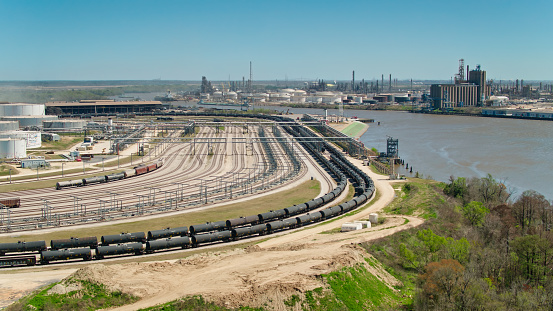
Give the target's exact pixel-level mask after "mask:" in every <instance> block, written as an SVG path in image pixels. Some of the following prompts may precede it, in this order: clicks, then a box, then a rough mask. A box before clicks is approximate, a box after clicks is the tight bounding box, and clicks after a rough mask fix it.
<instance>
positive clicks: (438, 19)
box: [0, 0, 553, 81]
mask: <svg viewBox="0 0 553 311" xmlns="http://www.w3.org/2000/svg"><path fill="white" fill-rule="evenodd" d="M551 12H553V2H551V1H546V0H531V1H528V2H525V3H524V5H521V3H520V2H519V1H517V2H515V1H499V0H489V1H475V0H468V1H464V2H462V3H459V2H450V1H443V2H440V1H430V0H424V1H418V2H417V1H405V0H398V1H394V2H391V1H389V2H379V3H372V2H371V1H361V0H359V1H341V2H321V1H311V0H309V1H289V0H285V1H279V2H265V1H209V2H207V1H204V2H190V3H189V2H181V1H156V2H155V3H154V2H150V1H128V0H122V1H105V0H101V1H93V2H92V1H88V2H83V1H54V2H46V1H8V0H0V27H1V29H3V30H2V32H1V34H2V38H3V42H4V45H3V49H2V52H0V55H1V57H0V80H4V81H5V80H23V81H33V80H151V79H158V78H161V79H162V80H195V81H196V80H200V79H201V76H207V77H208V78H209V79H210V80H229V78H230V80H242V77H245V78H246V79H248V78H249V62H250V61H252V62H253V78H254V80H275V79H277V80H285V79H288V80H300V79H310V80H314V79H326V80H349V79H351V72H352V70H355V77H356V80H357V79H358V80H361V79H366V80H373V79H380V77H381V74H384V77H385V79H388V75H389V74H392V78H394V79H395V78H397V79H399V80H404V79H410V78H412V79H415V80H449V79H450V78H451V77H452V76H453V75H454V74H455V73H456V72H457V69H458V68H457V67H458V60H459V59H460V58H464V59H465V64H466V65H469V66H470V68H471V69H472V68H475V66H476V65H477V64H480V65H481V66H482V69H483V70H486V71H487V74H488V78H489V79H496V80H514V79H524V80H553V77H552V75H551V72H553V62H552V61H551V60H550V59H551V56H550V54H551V53H550V51H553V42H552V41H551V40H550V35H549V32H550V29H553V27H552V26H553V16H552V13H551Z"/></svg>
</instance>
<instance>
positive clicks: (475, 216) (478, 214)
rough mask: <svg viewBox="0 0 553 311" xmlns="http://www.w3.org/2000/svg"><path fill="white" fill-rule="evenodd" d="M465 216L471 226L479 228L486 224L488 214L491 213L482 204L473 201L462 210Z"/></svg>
mask: <svg viewBox="0 0 553 311" xmlns="http://www.w3.org/2000/svg"><path fill="white" fill-rule="evenodd" d="M462 210H463V216H465V218H466V219H467V220H468V221H469V222H470V224H471V225H473V226H475V227H479V226H481V225H482V223H483V222H484V218H485V217H486V214H488V213H489V212H490V210H489V209H487V208H486V207H485V206H484V204H483V203H482V202H478V201H472V202H470V203H468V204H466V205H465V206H463V208H462Z"/></svg>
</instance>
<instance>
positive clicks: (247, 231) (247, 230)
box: [231, 227, 252, 238]
mask: <svg viewBox="0 0 553 311" xmlns="http://www.w3.org/2000/svg"><path fill="white" fill-rule="evenodd" d="M231 233H232V237H233V238H239V237H242V236H248V235H251V234H252V227H242V228H236V229H232V230H231Z"/></svg>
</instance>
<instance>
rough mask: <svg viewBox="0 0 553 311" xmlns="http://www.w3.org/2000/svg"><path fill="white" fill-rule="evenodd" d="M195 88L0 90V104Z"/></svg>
mask: <svg viewBox="0 0 553 311" xmlns="http://www.w3.org/2000/svg"><path fill="white" fill-rule="evenodd" d="M194 88H197V86H193V85H182V84H164V85H129V86H121V87H106V88H98V89H88V88H87V89H79V88H70V89H59V90H57V89H48V90H27V89H13V90H7V89H4V90H0V102H24V103H46V102H51V101H68V102H72V101H79V100H84V99H96V100H99V99H108V97H109V96H119V95H123V94H125V93H151V92H166V91H168V90H171V92H179V91H190V90H194Z"/></svg>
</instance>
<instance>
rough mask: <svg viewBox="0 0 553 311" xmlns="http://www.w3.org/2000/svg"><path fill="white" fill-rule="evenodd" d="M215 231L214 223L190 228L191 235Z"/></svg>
mask: <svg viewBox="0 0 553 311" xmlns="http://www.w3.org/2000/svg"><path fill="white" fill-rule="evenodd" d="M213 230H215V229H213V223H211V222H208V223H205V224H199V225H193V226H190V234H196V233H202V232H209V231H213Z"/></svg>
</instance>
